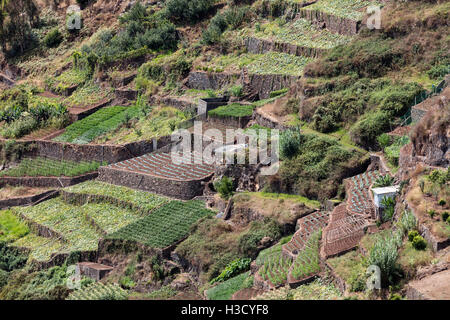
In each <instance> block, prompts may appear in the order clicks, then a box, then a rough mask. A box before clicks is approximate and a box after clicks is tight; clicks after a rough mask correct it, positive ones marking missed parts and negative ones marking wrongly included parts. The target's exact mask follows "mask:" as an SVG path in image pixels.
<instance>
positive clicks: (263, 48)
mask: <svg viewBox="0 0 450 320" xmlns="http://www.w3.org/2000/svg"><path fill="white" fill-rule="evenodd" d="M244 44H245V47H246V48H247V51H248V52H250V53H255V54H260V53H266V52H271V51H274V52H281V53H287V54H291V55H294V56H307V57H312V58H317V57H319V56H320V55H322V54H323V53H324V52H326V51H327V50H325V49H319V48H310V47H304V46H298V45H295V44H292V43H286V42H276V41H275V42H274V41H270V40H264V39H258V38H253V37H248V38H246V39H245V40H244Z"/></svg>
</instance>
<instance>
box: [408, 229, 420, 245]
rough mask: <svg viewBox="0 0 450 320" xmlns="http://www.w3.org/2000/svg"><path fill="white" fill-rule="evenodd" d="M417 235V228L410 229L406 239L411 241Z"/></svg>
mask: <svg viewBox="0 0 450 320" xmlns="http://www.w3.org/2000/svg"><path fill="white" fill-rule="evenodd" d="M417 236H419V232H418V231H417V230H411V231H410V232H408V241H409V242H412V241H413V240H414V238H415V237H417Z"/></svg>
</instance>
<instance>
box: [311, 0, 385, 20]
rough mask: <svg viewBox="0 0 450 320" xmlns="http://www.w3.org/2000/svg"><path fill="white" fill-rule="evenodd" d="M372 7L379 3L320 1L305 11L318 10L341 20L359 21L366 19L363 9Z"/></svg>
mask: <svg viewBox="0 0 450 320" xmlns="http://www.w3.org/2000/svg"><path fill="white" fill-rule="evenodd" d="M370 5H377V3H376V2H374V1H369V0H318V1H317V2H316V3H314V4H312V5H310V6H306V7H304V8H303V10H317V11H322V12H325V13H328V14H331V15H334V16H337V17H340V18H347V19H350V20H354V21H359V20H362V18H363V17H364V10H363V8H366V7H367V6H370Z"/></svg>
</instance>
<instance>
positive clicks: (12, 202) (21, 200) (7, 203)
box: [0, 190, 55, 209]
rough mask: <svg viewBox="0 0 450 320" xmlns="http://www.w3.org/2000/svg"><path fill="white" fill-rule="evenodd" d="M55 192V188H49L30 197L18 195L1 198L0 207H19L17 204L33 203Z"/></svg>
mask: <svg viewBox="0 0 450 320" xmlns="http://www.w3.org/2000/svg"><path fill="white" fill-rule="evenodd" d="M54 192H55V190H49V191H46V192H43V193H40V194H35V195H33V196H28V197H18V198H11V199H5V200H0V209H3V208H9V207H17V206H26V205H31V204H33V203H35V202H37V201H39V200H42V199H44V198H46V197H49V196H50V195H52V194H53V193H54Z"/></svg>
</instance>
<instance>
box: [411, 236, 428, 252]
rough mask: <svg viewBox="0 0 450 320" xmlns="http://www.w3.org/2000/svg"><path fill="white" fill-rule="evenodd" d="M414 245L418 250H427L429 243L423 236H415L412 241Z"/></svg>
mask: <svg viewBox="0 0 450 320" xmlns="http://www.w3.org/2000/svg"><path fill="white" fill-rule="evenodd" d="M412 245H413V247H414V248H415V249H416V250H425V249H426V247H427V243H426V241H425V239H424V238H423V237H422V236H419V235H417V236H415V237H414V239H413V241H412Z"/></svg>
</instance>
